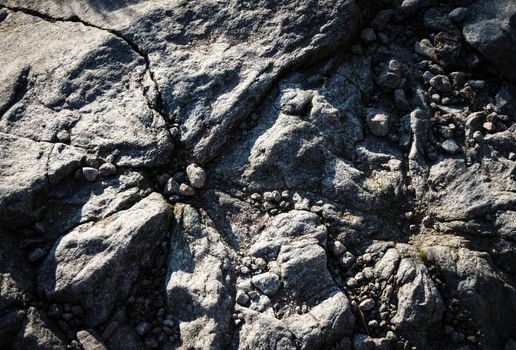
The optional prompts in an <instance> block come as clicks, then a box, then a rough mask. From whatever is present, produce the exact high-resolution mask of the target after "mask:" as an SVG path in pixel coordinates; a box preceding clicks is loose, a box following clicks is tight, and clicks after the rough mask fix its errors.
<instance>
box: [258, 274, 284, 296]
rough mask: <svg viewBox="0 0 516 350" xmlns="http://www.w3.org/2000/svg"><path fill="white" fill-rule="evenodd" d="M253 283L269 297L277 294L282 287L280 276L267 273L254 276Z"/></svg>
mask: <svg viewBox="0 0 516 350" xmlns="http://www.w3.org/2000/svg"><path fill="white" fill-rule="evenodd" d="M251 283H252V284H253V285H254V286H255V287H256V288H258V289H259V290H260V291H261V292H262V293H263V294H265V295H267V296H271V295H274V294H276V292H277V291H278V289H279V288H280V285H281V282H280V279H279V277H278V275H276V274H275V273H272V272H265V273H262V274H259V275H256V276H253V277H252V278H251Z"/></svg>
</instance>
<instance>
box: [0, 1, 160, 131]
mask: <svg viewBox="0 0 516 350" xmlns="http://www.w3.org/2000/svg"><path fill="white" fill-rule="evenodd" d="M0 8H6V9H9V10H11V11H14V12H22V13H25V14H27V15H30V16H34V17H38V18H40V19H42V20H44V21H47V22H51V23H54V22H64V23H66V22H71V23H81V24H83V25H84V26H86V27H91V28H95V29H98V30H102V31H106V32H108V33H110V34H112V35H114V36H116V37H117V38H119V39H120V40H122V41H124V42H125V43H126V44H127V45H129V47H130V48H131V49H132V50H133V51H134V52H136V53H137V54H138V56H140V57H142V58H143V60H144V62H145V72H144V73H143V74H142V76H141V80H140V83H141V85H142V89H143V80H144V79H145V73H147V72H149V77H150V78H151V80H152V82H153V83H154V85H155V87H156V91H157V94H158V97H157V101H156V104H157V106H156V107H154V106H153V103H152V102H151V101H149V98H148V97H147V95H146V94H145V92H143V95H144V98H145V100H146V101H147V104H148V106H149V108H151V109H152V110H154V111H155V112H156V113H158V114H159V115H160V116H161V117H162V118H163V119H164V120H165V122H167V121H168V116H166V115H165V114H164V113H163V108H162V106H163V97H162V94H161V91H160V89H159V85H158V83H157V82H156V79H155V77H154V72H153V71H152V69H151V64H150V59H149V56H148V54H147V53H146V52H145V51H143V50H142V49H141V48H140V47H139V46H138V45H137V44H136V43H135V42H133V41H131V40H130V39H129V38H127V37H126V36H125V35H124V34H122V33H121V32H120V31H118V30H115V29H110V28H103V27H101V26H98V25H96V24H93V23H91V22H88V21H86V20H84V19H82V18H79V17H78V16H73V17H70V18H55V17H52V16H49V15H46V14H44V13H41V12H39V11H35V10H32V9H28V8H20V7H10V6H6V5H1V4H0Z"/></svg>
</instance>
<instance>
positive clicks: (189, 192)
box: [179, 183, 195, 197]
mask: <svg viewBox="0 0 516 350" xmlns="http://www.w3.org/2000/svg"><path fill="white" fill-rule="evenodd" d="M179 194H181V195H182V196H188V197H191V196H195V190H194V189H193V188H192V187H191V186H189V185H187V184H184V183H183V184H181V185H180V186H179Z"/></svg>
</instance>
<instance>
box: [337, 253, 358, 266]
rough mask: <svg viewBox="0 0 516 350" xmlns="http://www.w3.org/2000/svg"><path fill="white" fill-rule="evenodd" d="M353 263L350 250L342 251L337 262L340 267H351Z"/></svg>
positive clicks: (353, 258) (353, 259)
mask: <svg viewBox="0 0 516 350" xmlns="http://www.w3.org/2000/svg"><path fill="white" fill-rule="evenodd" d="M354 263H355V257H354V256H353V254H351V253H350V252H346V253H344V254H343V255H342V256H341V257H340V259H339V264H340V265H341V266H342V267H351V266H352V265H353V264H354Z"/></svg>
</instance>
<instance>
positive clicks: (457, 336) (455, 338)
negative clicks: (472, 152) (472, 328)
mask: <svg viewBox="0 0 516 350" xmlns="http://www.w3.org/2000/svg"><path fill="white" fill-rule="evenodd" d="M451 341H452V343H454V344H460V343H462V342H463V341H464V334H462V333H460V332H453V334H452V335H451Z"/></svg>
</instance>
